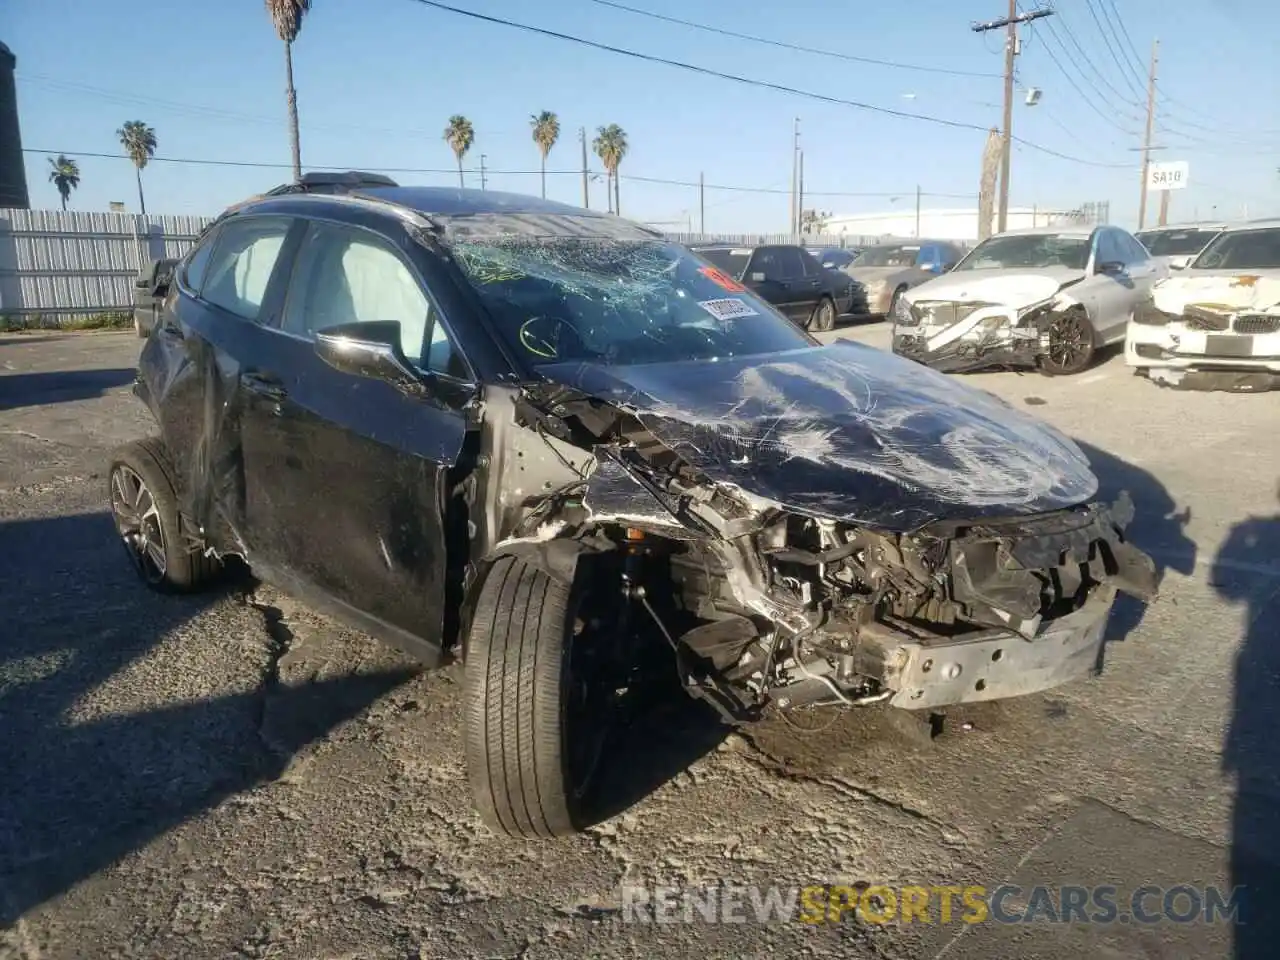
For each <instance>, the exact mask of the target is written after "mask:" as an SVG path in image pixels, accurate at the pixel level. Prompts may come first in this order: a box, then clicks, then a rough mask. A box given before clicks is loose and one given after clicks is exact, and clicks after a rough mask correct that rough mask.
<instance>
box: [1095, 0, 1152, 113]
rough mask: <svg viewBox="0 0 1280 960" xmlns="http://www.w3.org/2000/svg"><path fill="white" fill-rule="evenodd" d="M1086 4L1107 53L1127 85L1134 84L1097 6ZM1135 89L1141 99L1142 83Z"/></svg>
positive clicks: (1113, 29)
mask: <svg viewBox="0 0 1280 960" xmlns="http://www.w3.org/2000/svg"><path fill="white" fill-rule="evenodd" d="M1084 2H1085V6H1087V7H1088V8H1089V16H1091V17H1092V18H1093V23H1094V26H1096V27H1097V28H1098V33H1100V34H1101V35H1102V42H1103V43H1104V44H1105V45H1106V48H1107V53H1109V54H1111V59H1112V61H1114V62H1115V65H1116V69H1118V70H1119V71H1120V76H1121V77H1123V78H1124V81H1125V82H1126V83H1133V77H1132V76H1131V75H1130V74H1128V73H1126V72H1125V69H1124V64H1123V63H1122V62H1121V61H1120V57H1119V55H1118V54H1117V53H1116V50H1115V47H1113V46H1112V45H1111V37H1110V36H1109V35H1108V31H1107V30H1106V29H1105V28H1104V27H1103V26H1102V20H1101V18H1100V17H1099V16H1098V9H1097V7H1096V6H1094V3H1093V0H1084ZM1114 31H1115V28H1114V27H1113V28H1112V31H1111V32H1114ZM1134 89H1137V90H1138V91H1139V96H1140V97H1141V95H1142V92H1141V91H1142V84H1141V82H1139V83H1138V85H1137V87H1136V88H1134Z"/></svg>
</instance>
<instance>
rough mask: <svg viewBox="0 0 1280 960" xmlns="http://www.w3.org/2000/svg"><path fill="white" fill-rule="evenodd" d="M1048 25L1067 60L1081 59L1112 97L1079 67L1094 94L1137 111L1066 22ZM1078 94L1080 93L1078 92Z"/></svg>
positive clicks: (1083, 78)
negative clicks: (1073, 50) (1095, 61)
mask: <svg viewBox="0 0 1280 960" xmlns="http://www.w3.org/2000/svg"><path fill="white" fill-rule="evenodd" d="M1046 25H1047V26H1048V28H1049V32H1050V33H1051V34H1053V38H1054V40H1055V41H1057V42H1058V43H1059V44H1060V45H1061V47H1062V51H1063V53H1064V54H1065V55H1066V57H1067V59H1069V60H1071V59H1079V60H1081V61H1083V62H1084V64H1085V65H1086V66H1087V67H1088V68H1089V69H1090V70H1092V71H1093V73H1094V75H1095V76H1096V77H1097V78H1098V80H1100V81H1101V82H1102V85H1103V86H1104V87H1106V88H1107V89H1108V90H1109V91H1110V92H1111V97H1108V96H1107V95H1106V94H1105V93H1103V92H1102V90H1101V89H1099V87H1098V84H1097V83H1095V82H1094V81H1093V80H1092V79H1091V78H1090V77H1089V76H1088V75H1087V74H1086V73H1085V72H1084V70H1081V69H1079V68H1078V67H1077V69H1078V70H1079V75H1080V79H1081V80H1083V81H1084V82H1085V83H1086V84H1088V85H1089V86H1090V87H1092V88H1093V90H1094V92H1095V93H1097V94H1098V96H1099V98H1100V99H1102V100H1110V99H1112V97H1114V98H1115V99H1117V100H1119V101H1120V102H1121V103H1123V104H1124V105H1125V106H1127V107H1133V108H1134V109H1137V104H1136V103H1135V102H1133V101H1131V100H1130V99H1129V98H1128V97H1129V95H1128V94H1125V93H1121V92H1120V91H1119V90H1118V89H1116V87H1115V86H1113V85H1112V83H1111V81H1110V80H1108V79H1107V77H1106V74H1104V73H1103V72H1102V71H1101V70H1100V69H1099V68H1098V65H1097V64H1096V63H1094V62H1093V60H1092V58H1090V56H1089V54H1088V53H1086V52H1085V49H1084V47H1083V46H1082V45H1081V44H1080V41H1079V40H1078V39H1077V38H1076V35H1075V34H1074V33H1072V32H1071V28H1070V26H1069V25H1068V24H1067V23H1066V22H1065V21H1060V22H1059V23H1058V24H1057V25H1055V24H1054V23H1053V22H1052V21H1048V22H1046ZM1059 26H1060V27H1061V28H1062V34H1061V35H1059V33H1058V27H1059ZM1063 37H1065V38H1066V39H1065V40H1064V39H1063ZM1068 40H1069V41H1070V42H1071V45H1072V46H1073V47H1075V50H1076V52H1075V54H1072V53H1071V51H1070V50H1068V49H1067V41H1068ZM1077 92H1079V91H1078V90H1077ZM1081 96H1082V97H1085V99H1088V97H1087V96H1085V94H1083V93H1081ZM1091 105H1092V106H1094V107H1095V109H1097V107H1096V105H1094V104H1092V102H1091ZM1121 115H1122V116H1124V117H1125V118H1126V119H1128V120H1130V121H1136V119H1137V117H1136V115H1132V114H1121Z"/></svg>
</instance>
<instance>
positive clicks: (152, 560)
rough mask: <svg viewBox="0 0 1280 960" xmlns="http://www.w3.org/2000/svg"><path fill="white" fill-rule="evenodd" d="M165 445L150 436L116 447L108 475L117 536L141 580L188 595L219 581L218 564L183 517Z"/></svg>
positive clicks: (157, 588)
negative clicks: (205, 550)
mask: <svg viewBox="0 0 1280 960" xmlns="http://www.w3.org/2000/svg"><path fill="white" fill-rule="evenodd" d="M172 476H173V473H172V467H171V466H170V463H169V457H168V454H167V452H166V450H165V448H164V444H163V443H162V442H161V441H160V440H159V439H158V438H156V437H148V438H147V439H145V440H138V441H136V442H134V443H128V444H125V445H124V446H122V447H119V448H118V449H117V450H116V451H115V453H114V454H113V455H112V458H111V469H110V470H109V471H108V474H107V477H108V479H107V496H108V497H109V502H110V504H111V516H112V519H113V520H114V521H115V525H116V533H117V534H118V535H119V537H120V541H121V543H123V544H124V548H125V550H126V551H127V552H128V554H129V559H130V560H131V561H132V563H133V566H134V569H135V570H136V571H137V574H138V576H139V578H140V579H141V580H142V582H143V583H145V584H146V585H147V586H148V587H150V588H151V589H152V590H156V591H158V592H160V593H189V592H191V591H193V590H197V589H199V588H200V587H202V586H204V585H205V584H207V583H209V582H210V581H212V580H213V579H214V578H215V577H217V575H218V573H219V571H220V570H221V567H222V564H221V563H220V562H219V561H218V560H217V558H215V557H209V556H205V554H204V551H203V549H202V547H201V545H200V540H199V537H198V536H195V535H194V531H192V530H191V528H190V526H189V524H188V522H187V521H186V520H185V519H184V518H183V517H182V513H181V510H180V508H179V505H178V495H177V492H176V491H175V489H174V485H173V479H172Z"/></svg>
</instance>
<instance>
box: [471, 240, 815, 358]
mask: <svg viewBox="0 0 1280 960" xmlns="http://www.w3.org/2000/svg"><path fill="white" fill-rule="evenodd" d="M452 249H453V254H454V257H455V259H456V260H457V262H458V264H459V266H460V267H461V268H462V271H463V273H464V274H465V275H466V277H467V279H468V280H469V281H470V283H471V285H472V287H473V288H474V289H475V291H476V293H477V294H478V295H479V297H480V299H481V301H482V302H483V304H484V306H485V307H486V309H487V310H488V312H489V314H490V315H491V316H492V317H493V319H494V322H495V324H496V325H497V327H498V331H499V333H500V335H501V336H502V337H503V338H504V339H505V340H506V341H507V343H509V344H510V345H511V346H512V347H513V348H515V349H516V351H517V352H518V353H519V354H520V355H521V356H523V357H524V359H525V361H526V362H527V363H529V364H530V365H531V366H535V367H536V366H538V365H540V364H546V363H557V362H562V361H565V360H582V361H588V362H592V363H604V364H611V365H622V364H641V363H664V362H673V361H680V360H711V359H719V358H726V357H735V356H746V355H753V354H772V353H777V352H779V351H783V350H796V349H800V348H803V347H809V346H812V345H813V344H812V341H810V340H809V338H808V337H806V336H805V335H804V334H803V333H801V332H800V331H799V330H798V329H797V328H796V327H795V326H794V325H793V324H792V323H791V322H790V321H788V320H786V319H784V318H783V317H782V316H781V315H780V314H778V313H776V312H775V311H774V310H773V308H772V307H770V306H769V305H768V304H767V303H765V302H764V301H763V300H761V299H759V298H758V297H756V296H755V295H754V294H752V293H751V292H750V291H749V290H747V289H746V288H745V287H744V286H743V285H742V284H740V283H738V282H737V281H736V280H735V279H734V278H733V277H732V276H730V275H729V274H728V273H727V272H725V271H724V270H722V269H720V268H718V267H716V266H713V265H710V264H708V263H707V262H706V261H704V260H702V259H700V258H699V257H697V256H695V255H694V254H693V253H692V252H690V251H689V250H688V249H686V248H685V247H682V246H680V245H679V244H675V243H671V242H669V241H666V240H659V239H629V238H628V239H618V238H616V237H615V238H607V237H588V236H570V237H566V236H556V237H538V236H530V235H527V234H526V235H513V236H501V237H492V238H489V237H485V238H476V239H473V240H465V241H461V242H455V243H454V244H453V245H452Z"/></svg>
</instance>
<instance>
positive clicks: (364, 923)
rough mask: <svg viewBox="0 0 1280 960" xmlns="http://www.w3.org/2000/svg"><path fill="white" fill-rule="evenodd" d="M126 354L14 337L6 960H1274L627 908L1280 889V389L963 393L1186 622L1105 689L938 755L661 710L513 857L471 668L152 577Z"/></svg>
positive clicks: (1096, 930)
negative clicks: (619, 764) (495, 796)
mask: <svg viewBox="0 0 1280 960" xmlns="http://www.w3.org/2000/svg"><path fill="white" fill-rule="evenodd" d="M838 335H852V336H856V337H858V338H861V339H865V340H867V341H869V342H871V343H873V344H875V345H877V346H884V345H885V342H886V339H887V338H886V334H885V331H884V329H883V326H882V325H871V326H867V327H863V328H855V329H854V330H853V332H852V333H851V334H838ZM137 350H138V341H137V340H135V339H134V338H133V337H132V335H131V334H129V335H125V334H86V335H78V336H58V335H31V336H23V337H2V338H0V957H5V958H7V957H23V958H26V957H32V958H34V957H59V958H61V957H83V956H93V957H104V958H105V957H128V958H133V957H139V958H141V957H163V958H170V957H182V958H191V960H195V958H204V957H209V958H214V957H217V958H225V957H289V958H294V957H297V958H321V957H323V958H338V957H343V958H365V957H512V958H514V957H523V958H551V957H561V956H563V957H579V956H580V957H646V958H648V957H689V956H697V957H700V958H711V957H733V958H746V957H763V956H811V957H824V956H833V957H834V956H885V957H899V956H901V957H914V956H942V955H945V956H947V957H951V958H957V960H960V958H996V957H1032V956H1037V957H1062V958H1067V957H1084V956H1091V957H1125V956H1141V957H1157V956H1159V957H1192V956H1195V957H1201V958H1213V957H1227V956H1236V957H1242V958H1251V957H1262V956H1272V955H1273V952H1272V949H1271V948H1272V947H1273V946H1274V942H1275V941H1274V939H1270V938H1273V937H1274V936H1275V935H1276V934H1275V931H1274V930H1271V931H1268V930H1265V929H1259V928H1258V927H1256V926H1250V927H1248V928H1238V929H1236V930H1235V931H1233V929H1232V927H1231V925H1229V924H1221V923H1219V924H1177V923H1171V922H1164V923H1158V924H1154V925H1145V924H1138V923H1134V922H1120V921H1118V920H1117V922H1115V923H1111V924H1098V923H1093V924H1085V923H1072V924H1069V925H1068V924H1055V923H1051V922H1046V921H1044V920H1040V921H1037V922H1035V923H1031V924H1003V923H990V922H988V923H981V924H974V925H968V924H964V923H960V922H956V921H954V920H953V922H951V923H941V922H939V916H938V914H937V912H936V911H935V913H934V914H933V915H932V920H933V921H934V922H932V923H929V924H925V923H921V922H918V920H917V922H912V923H891V924H887V925H876V924H869V923H861V924H860V923H854V922H848V921H846V922H844V923H840V924H820V925H809V924H805V923H802V922H799V921H798V920H792V921H790V922H785V923H773V924H769V925H759V924H756V923H726V924H709V923H707V922H705V921H703V920H700V919H699V920H697V922H694V923H681V922H677V923H669V924H642V923H636V922H629V921H628V919H627V918H626V917H625V916H624V914H623V913H622V912H621V911H620V910H619V906H620V901H619V897H620V893H619V889H620V885H622V884H675V885H680V886H696V885H702V884H707V883H712V882H717V881H722V882H726V883H732V884H760V885H766V884H781V885H783V886H790V885H803V884H811V883H840V884H851V885H852V884H889V885H902V884H924V885H945V884H954V885H960V886H962V885H965V884H983V885H986V887H987V888H988V890H990V889H993V888H994V887H996V886H997V885H999V884H1001V883H1004V882H1011V883H1014V884H1017V885H1019V886H1020V887H1022V888H1023V890H1024V891H1030V889H1031V888H1032V887H1033V886H1035V885H1037V884H1041V885H1045V886H1057V885H1062V884H1071V885H1080V886H1085V887H1091V886H1094V885H1097V884H1108V883H1110V884H1114V885H1116V886H1117V887H1118V888H1119V889H1120V896H1119V899H1120V900H1121V903H1122V907H1123V904H1124V903H1125V902H1126V900H1125V898H1126V896H1127V891H1128V890H1131V889H1132V888H1135V887H1139V886H1141V885H1143V884H1153V885H1157V886H1160V887H1164V888H1168V887H1171V886H1173V885H1175V884H1180V883H1185V884H1192V885H1200V886H1203V885H1206V884H1217V885H1219V886H1220V887H1222V888H1224V889H1225V888H1228V887H1229V886H1230V885H1231V884H1232V883H1246V884H1249V885H1261V884H1264V883H1267V882H1269V878H1270V877H1271V876H1272V870H1271V868H1269V867H1268V865H1267V864H1268V862H1269V860H1270V858H1271V857H1277V856H1280V814H1278V813H1277V812H1276V811H1277V810H1280V804H1278V803H1277V800H1278V799H1280V785H1278V784H1277V773H1276V772H1277V771H1278V770H1280V736H1277V727H1276V723H1275V719H1276V716H1277V715H1278V714H1280V696H1277V694H1278V693H1280V689H1277V688H1278V687H1280V617H1278V616H1277V614H1278V613H1280V592H1278V591H1280V504H1278V503H1277V480H1278V478H1280V442H1278V441H1277V428H1278V427H1280V395H1275V394H1272V395H1259V396H1227V395H1217V394H1183V393H1175V392H1169V391H1162V390H1160V389H1158V388H1156V387H1154V386H1152V385H1150V384H1148V383H1146V382H1143V381H1139V380H1137V379H1135V378H1133V377H1131V376H1130V375H1129V373H1128V371H1127V370H1126V369H1125V368H1124V366H1123V364H1122V363H1121V361H1120V360H1119V359H1118V358H1114V357H1113V358H1111V359H1109V360H1108V361H1106V362H1105V363H1103V364H1101V365H1100V366H1099V367H1097V368H1096V369H1095V370H1093V371H1091V372H1089V373H1086V374H1084V375H1082V376H1079V377H1075V378H1068V379H1061V380H1051V379H1046V378H1042V377H1039V376H1037V375H1027V376H1018V375H1015V374H1007V373H1006V374H993V375H983V376H975V377H972V378H971V380H972V382H974V383H975V384H977V385H980V386H982V387H984V388H986V389H989V390H991V391H993V392H995V393H997V394H999V395H1000V396H1003V397H1005V398H1006V399H1008V400H1009V401H1011V402H1012V403H1014V404H1017V405H1019V406H1022V405H1026V404H1031V405H1033V409H1034V411H1035V412H1036V413H1037V414H1039V415H1041V416H1044V417H1046V418H1047V419H1049V420H1050V421H1052V422H1053V423H1055V424H1057V425H1058V426H1059V427H1061V428H1063V429H1064V430H1066V431H1067V432H1068V433H1070V434H1071V435H1072V436H1074V437H1076V438H1077V439H1078V440H1080V442H1081V443H1082V444H1083V445H1084V448H1085V450H1086V452H1087V453H1088V454H1089V456H1090V457H1091V458H1092V459H1093V461H1094V464H1095V467H1096V469H1097V471H1098V473H1099V475H1100V476H1101V478H1102V481H1103V485H1104V489H1105V490H1106V491H1107V492H1115V491H1117V490H1119V489H1123V488H1127V489H1128V490H1129V491H1130V492H1131V493H1132V495H1133V498H1134V500H1135V502H1136V504H1137V508H1138V519H1137V521H1136V524H1135V528H1134V533H1135V537H1136V539H1137V540H1138V542H1139V543H1140V545H1141V546H1143V547H1144V548H1146V549H1147V550H1149V551H1151V552H1152V553H1153V554H1154V555H1155V556H1156V558H1157V560H1158V561H1159V563H1160V566H1161V568H1162V570H1163V574H1164V583H1163V587H1162V596H1161V598H1160V599H1159V600H1158V601H1157V602H1156V603H1155V604H1153V605H1152V606H1151V607H1149V608H1148V609H1146V610H1145V611H1143V610H1141V609H1138V608H1135V607H1132V606H1123V607H1121V608H1119V609H1118V610H1117V613H1116V615H1115V618H1114V623H1113V631H1112V633H1113V636H1114V640H1115V642H1114V643H1113V644H1112V645H1111V646H1110V647H1109V648H1108V655H1107V661H1106V668H1105V671H1104V673H1103V675H1102V676H1101V677H1099V678H1097V679H1094V680H1088V681H1081V682H1079V683H1076V684H1073V685H1070V686H1068V687H1065V688H1062V689H1060V690H1058V691H1055V692H1053V693H1052V694H1049V695H1043V696H1032V697H1027V698H1023V699H1021V700H1018V701H1011V702H1007V703H1004V704H1000V705H996V706H987V707H983V708H981V709H977V708H974V709H971V710H967V711H964V712H962V713H958V714H957V715H955V716H951V717H950V718H949V719H948V723H947V726H946V732H944V734H943V735H942V736H941V737H940V738H939V739H937V740H935V741H933V742H932V743H930V742H928V741H927V740H925V739H922V738H920V737H918V736H913V735H912V731H911V728H910V725H909V724H902V723H900V722H897V721H896V720H895V719H894V718H892V717H891V716H889V715H887V714H885V713H882V712H872V711H863V712H860V713H855V714H850V715H847V716H843V717H841V718H840V719H838V720H837V722H835V723H834V725H832V726H830V727H828V728H826V729H824V730H821V731H806V730H797V729H793V728H791V727H788V726H786V725H782V724H770V725H766V726H762V727H759V728H756V729H752V730H749V731H746V733H745V735H730V734H728V733H727V731H726V730H724V729H722V728H719V727H718V726H716V725H715V724H714V723H712V722H710V721H709V720H708V719H707V718H706V717H705V716H704V715H703V714H702V713H701V712H700V711H699V710H697V709H694V708H693V706H692V704H691V703H690V704H686V703H683V702H681V703H677V704H675V705H673V706H671V707H669V708H667V709H656V710H655V711H654V713H653V716H652V717H650V718H648V719H646V721H645V723H644V724H643V725H641V727H640V728H638V729H637V730H635V731H633V733H632V734H631V735H630V737H629V739H628V742H627V744H626V745H625V747H624V748H623V751H622V753H623V755H624V757H625V761H626V762H625V764H623V766H625V768H626V769H625V770H622V769H620V770H619V771H617V772H616V773H614V774H613V781H611V782H613V783H614V786H613V788H612V789H614V790H615V792H616V794H617V797H618V805H619V806H620V807H625V809H624V810H623V811H622V812H620V813H619V815H617V816H616V817H614V818H613V819H610V820H607V821H606V822H604V823H602V824H601V825H599V826H598V827H595V828H593V829H592V830H591V831H590V832H588V833H587V834H585V835H584V836H582V837H581V838H578V839H574V840H569V841H564V842H558V843H554V844H516V843H512V842H509V841H506V840H502V839H498V838H496V837H494V836H492V835H491V834H489V833H488V832H487V831H486V830H485V829H484V828H483V827H481V826H480V824H479V821H478V820H477V818H476V817H475V816H474V815H473V813H472V812H471V807H470V800H469V795H468V791H467V786H466V781H465V777H464V770H463V762H462V756H461V744H460V736H459V723H458V703H459V690H460V673H459V672H458V668H449V669H447V670H445V671H442V672H439V673H434V674H422V673H418V672H416V671H414V670H413V667H412V664H410V663H407V662H405V661H404V660H402V659H400V658H399V657H398V656H397V655H396V654H393V653H390V652H388V651H387V650H385V649H383V648H381V647H380V646H379V645H377V644H375V643H373V642H372V641H370V640H368V639H367V638H364V637H362V636H359V635H354V634H352V633H351V632H349V631H347V630H345V629H343V628H341V627H339V626H336V625H335V624H333V623H331V622H328V621H326V620H324V619H322V618H320V617H318V616H316V615H314V614H312V613H310V612H309V611H307V610H306V609H304V608H302V607H300V606H298V605H297V604H294V603H292V602H290V601H289V599H288V598H286V597H283V596H280V595H278V594H277V593H274V592H273V591H271V590H269V589H267V588H259V589H256V590H254V589H252V587H251V586H250V585H245V584H241V585H236V586H233V587H231V588H229V589H227V590H223V591H220V592H215V593H212V594H209V595H204V596H200V597H196V598H163V597H158V596H155V595H152V594H150V593H148V592H147V591H145V590H144V589H143V588H142V587H141V586H139V585H138V584H136V583H135V582H134V580H133V579H132V575H131V573H130V571H129V569H128V567H127V565H126V561H125V557H124V555H123V553H122V551H121V548H120V546H119V545H118V543H117V542H116V541H115V540H114V538H113V531H112V527H111V522H110V519H109V517H108V515H107V513H106V505H105V504H106V498H105V480H104V472H105V458H106V456H107V452H108V451H109V449H110V448H111V447H112V446H113V445H114V444H116V443H118V442H121V441H125V440H128V439H131V438H134V437H138V436H142V435H144V434H145V433H147V432H148V429H149V421H148V415H147V414H146V413H145V411H144V410H143V408H142V407H141V405H140V404H139V403H137V402H136V401H135V400H134V399H133V398H132V396H131V395H130V394H129V392H128V385H129V383H130V381H131V379H132V368H133V365H134V361H135V358H136V354H137ZM966 724H968V726H969V729H966ZM1237 783H1239V784H1241V786H1240V787H1239V790H1237ZM1012 902H1013V901H1012V900H1011V901H1010V903H1012ZM1151 903H1153V904H1157V905H1158V903H1159V897H1156V898H1155V900H1153V901H1151ZM1272 903H1274V900H1273V901H1272ZM1122 912H1123V911H1122ZM1272 912H1274V911H1272ZM695 919H696V918H695ZM1233 941H1234V942H1233Z"/></svg>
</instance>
